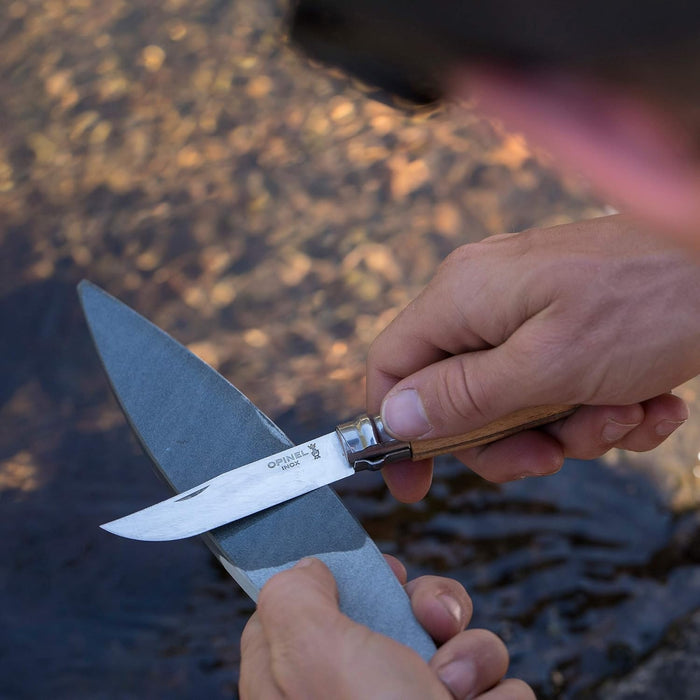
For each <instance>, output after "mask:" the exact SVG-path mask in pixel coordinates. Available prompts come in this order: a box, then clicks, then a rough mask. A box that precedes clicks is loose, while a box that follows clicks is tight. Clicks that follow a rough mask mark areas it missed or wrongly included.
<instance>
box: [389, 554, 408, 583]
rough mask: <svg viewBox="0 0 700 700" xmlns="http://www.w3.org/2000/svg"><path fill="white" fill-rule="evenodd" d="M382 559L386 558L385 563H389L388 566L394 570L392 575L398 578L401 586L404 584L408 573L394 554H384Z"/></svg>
mask: <svg viewBox="0 0 700 700" xmlns="http://www.w3.org/2000/svg"><path fill="white" fill-rule="evenodd" d="M384 559H385V560H386V563H387V564H388V565H389V568H390V569H391V570H392V571H393V572H394V576H396V578H397V579H399V583H400V584H401V585H402V586H405V585H406V581H408V574H407V573H406V567H405V566H404V565H403V564H402V563H401V562H400V561H399V560H398V559H397V558H396V557H394V556H392V555H391V554H385V555H384Z"/></svg>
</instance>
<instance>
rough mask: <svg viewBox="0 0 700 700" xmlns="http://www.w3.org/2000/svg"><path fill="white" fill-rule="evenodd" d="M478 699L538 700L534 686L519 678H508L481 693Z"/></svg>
mask: <svg viewBox="0 0 700 700" xmlns="http://www.w3.org/2000/svg"><path fill="white" fill-rule="evenodd" d="M478 700H536V698H535V693H534V692H533V690H532V688H531V687H530V686H529V685H528V684H527V683H525V681H521V680H519V679H517V678H506V680H504V681H501V682H500V683H499V684H498V685H497V686H496V687H495V688H491V690H487V691H486V692H485V693H483V694H482V695H479V698H478Z"/></svg>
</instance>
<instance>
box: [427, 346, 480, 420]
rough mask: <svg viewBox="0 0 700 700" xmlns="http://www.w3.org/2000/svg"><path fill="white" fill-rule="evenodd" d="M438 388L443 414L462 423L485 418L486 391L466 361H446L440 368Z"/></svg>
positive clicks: (440, 407) (440, 408) (439, 403)
mask: <svg viewBox="0 0 700 700" xmlns="http://www.w3.org/2000/svg"><path fill="white" fill-rule="evenodd" d="M436 389H437V397H436V398H437V402H438V406H439V410H440V412H441V415H445V416H448V417H449V418H451V419H452V420H455V419H457V420H459V421H460V422H462V423H467V422H474V421H475V419H482V420H484V419H485V416H486V411H485V405H486V403H487V402H486V398H485V395H484V394H485V392H484V390H483V387H482V386H481V382H480V381H479V379H478V378H477V377H476V376H474V374H473V373H470V372H468V371H467V368H466V366H465V363H464V362H462V361H459V360H457V361H455V362H448V363H444V365H443V366H442V367H441V368H440V372H439V375H438V382H437V387H436ZM449 418H448V420H449Z"/></svg>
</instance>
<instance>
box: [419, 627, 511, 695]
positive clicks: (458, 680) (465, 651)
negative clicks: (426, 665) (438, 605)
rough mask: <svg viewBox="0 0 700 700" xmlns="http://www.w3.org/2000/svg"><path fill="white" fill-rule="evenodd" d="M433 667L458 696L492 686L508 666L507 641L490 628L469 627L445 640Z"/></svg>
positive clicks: (432, 660) (431, 665) (433, 661)
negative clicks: (503, 640)
mask: <svg viewBox="0 0 700 700" xmlns="http://www.w3.org/2000/svg"><path fill="white" fill-rule="evenodd" d="M430 667H431V668H432V669H433V670H434V671H435V672H436V673H437V675H438V677H439V678H440V680H441V681H442V682H443V683H444V684H445V685H446V686H447V687H448V688H449V690H450V691H451V693H452V694H453V695H454V697H455V698H456V699H457V700H460V699H461V698H471V697H474V696H475V695H478V694H479V693H483V692H484V691H486V690H489V689H490V688H493V687H494V686H495V685H496V684H497V683H498V682H499V681H500V680H501V678H503V676H504V675H505V672H506V671H507V670H508V650H507V649H506V647H505V644H503V642H502V641H501V640H500V639H499V638H498V637H497V636H496V635H495V634H493V633H492V632H489V631H488V630H467V631H466V632H462V633H461V634H459V635H457V636H456V637H454V638H453V639H451V640H450V641H448V642H446V643H445V644H444V645H443V646H441V647H440V648H439V649H438V650H437V651H436V652H435V655H434V656H433V658H432V659H431V660H430Z"/></svg>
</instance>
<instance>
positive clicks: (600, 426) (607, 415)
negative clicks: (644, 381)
mask: <svg viewBox="0 0 700 700" xmlns="http://www.w3.org/2000/svg"><path fill="white" fill-rule="evenodd" d="M643 422H644V408H643V407H642V405H641V404H638V403H637V404H632V405H630V406H581V407H580V408H579V409H577V410H576V411H575V412H574V413H573V414H572V415H570V416H568V417H567V418H564V419H563V420H560V421H556V422H555V423H551V424H550V425H546V426H543V427H542V428H541V430H542V432H544V433H547V434H548V435H551V436H552V437H554V438H555V439H556V440H558V442H559V443H560V444H561V446H562V448H563V450H564V454H565V456H566V457H572V458H574V459H595V458H597V457H600V456H601V455H604V454H605V453H606V452H608V451H609V450H610V449H612V448H613V447H615V446H617V445H618V444H619V443H620V441H621V440H623V439H624V438H625V436H627V435H628V434H630V433H632V432H633V431H634V430H635V429H636V428H638V427H639V426H640V425H641V424H642V423H643Z"/></svg>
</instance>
